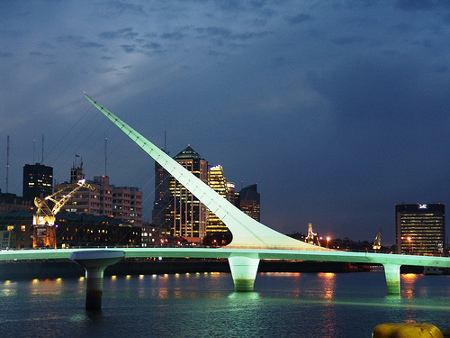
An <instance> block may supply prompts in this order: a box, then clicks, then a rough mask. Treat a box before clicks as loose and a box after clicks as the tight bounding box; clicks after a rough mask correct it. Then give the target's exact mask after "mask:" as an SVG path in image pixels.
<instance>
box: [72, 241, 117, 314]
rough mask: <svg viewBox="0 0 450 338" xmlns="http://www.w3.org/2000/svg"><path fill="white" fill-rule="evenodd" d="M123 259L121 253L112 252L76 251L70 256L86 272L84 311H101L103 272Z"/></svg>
mask: <svg viewBox="0 0 450 338" xmlns="http://www.w3.org/2000/svg"><path fill="white" fill-rule="evenodd" d="M124 257H125V253H124V252H123V251H113V250H95V251H77V252H74V253H72V254H71V255H70V259H71V260H73V261H74V262H75V263H77V264H78V265H81V266H82V267H83V268H84V269H85V272H86V274H85V275H86V310H100V309H101V307H102V294H103V272H104V271H105V269H106V268H107V267H108V266H110V265H113V264H116V263H117V262H118V261H120V260H121V259H122V258H124Z"/></svg>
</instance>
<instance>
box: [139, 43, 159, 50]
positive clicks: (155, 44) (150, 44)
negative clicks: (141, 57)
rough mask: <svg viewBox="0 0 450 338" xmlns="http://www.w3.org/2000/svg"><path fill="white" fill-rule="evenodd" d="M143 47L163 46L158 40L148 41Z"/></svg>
mask: <svg viewBox="0 0 450 338" xmlns="http://www.w3.org/2000/svg"><path fill="white" fill-rule="evenodd" d="M142 48H146V49H159V48H161V44H160V43H157V42H148V43H146V44H145V45H143V46H142Z"/></svg>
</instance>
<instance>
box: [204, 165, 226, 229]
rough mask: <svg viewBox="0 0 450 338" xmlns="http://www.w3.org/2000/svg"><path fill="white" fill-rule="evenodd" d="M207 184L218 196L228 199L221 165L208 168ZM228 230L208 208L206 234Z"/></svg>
mask: <svg viewBox="0 0 450 338" xmlns="http://www.w3.org/2000/svg"><path fill="white" fill-rule="evenodd" d="M208 184H209V186H210V187H211V188H213V189H214V190H215V191H216V192H217V193H218V194H219V195H220V196H222V197H223V198H225V199H227V200H228V185H227V179H226V178H225V175H224V173H223V168H222V166H221V165H216V166H214V167H211V168H209V172H208ZM227 231H228V227H227V226H226V225H225V224H224V223H223V222H222V221H221V220H220V218H219V217H217V216H216V215H215V214H214V213H213V212H212V211H210V210H209V209H208V223H207V226H206V234H207V235H220V234H224V233H226V232H227Z"/></svg>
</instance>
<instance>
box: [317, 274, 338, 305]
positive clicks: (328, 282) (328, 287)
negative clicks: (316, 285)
mask: <svg viewBox="0 0 450 338" xmlns="http://www.w3.org/2000/svg"><path fill="white" fill-rule="evenodd" d="M318 277H319V279H320V281H321V282H322V283H321V284H322V285H321V288H322V289H323V292H324V294H323V298H325V299H328V300H331V299H333V298H334V292H335V290H336V274H335V273H332V272H322V273H319V274H318Z"/></svg>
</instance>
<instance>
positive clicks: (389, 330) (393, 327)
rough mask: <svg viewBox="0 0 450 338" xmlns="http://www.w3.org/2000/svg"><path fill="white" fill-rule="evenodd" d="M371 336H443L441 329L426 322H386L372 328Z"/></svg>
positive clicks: (377, 337)
mask: <svg viewBox="0 0 450 338" xmlns="http://www.w3.org/2000/svg"><path fill="white" fill-rule="evenodd" d="M372 337H373V338H416V337H420V338H444V335H443V334H442V332H441V330H439V329H438V328H437V327H436V326H434V325H432V324H427V323H386V324H380V325H377V326H376V327H375V329H373V333H372Z"/></svg>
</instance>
